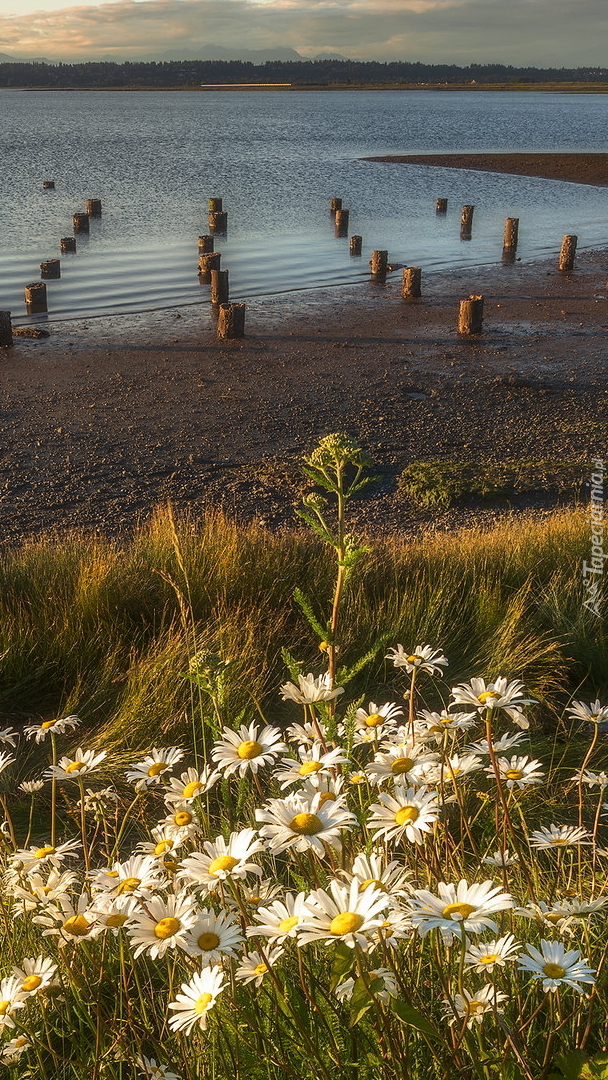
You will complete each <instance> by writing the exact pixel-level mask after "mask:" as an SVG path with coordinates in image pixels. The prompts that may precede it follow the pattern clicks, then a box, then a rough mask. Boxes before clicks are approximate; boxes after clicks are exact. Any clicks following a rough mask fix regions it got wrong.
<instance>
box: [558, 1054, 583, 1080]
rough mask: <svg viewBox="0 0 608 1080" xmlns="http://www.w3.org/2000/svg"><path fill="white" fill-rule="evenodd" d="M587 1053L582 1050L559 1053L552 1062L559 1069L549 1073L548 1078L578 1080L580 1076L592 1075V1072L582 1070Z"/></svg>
mask: <svg viewBox="0 0 608 1080" xmlns="http://www.w3.org/2000/svg"><path fill="white" fill-rule="evenodd" d="M587 1060H588V1059H587V1055H586V1054H585V1053H584V1052H583V1051H582V1050H569V1051H568V1053H566V1054H559V1055H558V1056H557V1057H556V1058H555V1059H554V1061H553V1064H554V1065H556V1066H557V1068H558V1069H559V1070H560V1071H559V1073H551V1076H550V1080H564V1077H566V1080H579V1078H580V1077H582V1076H593V1073H589V1072H583V1069H584V1068H585V1065H586V1064H587Z"/></svg>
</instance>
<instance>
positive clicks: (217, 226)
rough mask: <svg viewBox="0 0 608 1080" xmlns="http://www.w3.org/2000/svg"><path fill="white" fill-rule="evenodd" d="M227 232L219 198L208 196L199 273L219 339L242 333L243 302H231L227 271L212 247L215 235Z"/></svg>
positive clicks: (243, 318)
mask: <svg viewBox="0 0 608 1080" xmlns="http://www.w3.org/2000/svg"><path fill="white" fill-rule="evenodd" d="M227 231H228V214H227V213H226V211H225V210H224V207H223V202H222V200H221V199H217V198H215V199H209V232H208V233H207V234H205V235H204V236H199V238H198V251H199V255H198V276H199V280H200V281H201V282H202V283H203V284H208V285H209V286H210V294H211V305H212V311H213V312H214V313H215V314H216V315H217V336H218V338H242V337H244V336H245V305H244V304H231V303H230V300H229V295H230V289H229V284H228V271H227V270H222V269H221V267H220V263H221V258H222V256H221V253H220V252H219V251H216V250H215V237H216V236H217V235H219V236H225V235H226V232H227Z"/></svg>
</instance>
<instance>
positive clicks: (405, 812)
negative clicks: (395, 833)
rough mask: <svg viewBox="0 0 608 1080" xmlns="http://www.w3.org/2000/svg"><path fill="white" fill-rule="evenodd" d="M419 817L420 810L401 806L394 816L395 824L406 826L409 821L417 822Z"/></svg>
mask: <svg viewBox="0 0 608 1080" xmlns="http://www.w3.org/2000/svg"><path fill="white" fill-rule="evenodd" d="M419 817H420V810H419V809H418V807H417V806H402V807H401V809H400V810H397V813H396V814H395V824H396V825H407V823H408V822H410V821H417V820H418V818H419Z"/></svg>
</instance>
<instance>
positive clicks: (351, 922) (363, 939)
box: [298, 880, 387, 951]
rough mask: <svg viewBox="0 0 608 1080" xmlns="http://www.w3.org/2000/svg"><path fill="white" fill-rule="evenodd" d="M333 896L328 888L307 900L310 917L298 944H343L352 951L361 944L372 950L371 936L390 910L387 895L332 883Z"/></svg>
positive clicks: (363, 947)
mask: <svg viewBox="0 0 608 1080" xmlns="http://www.w3.org/2000/svg"><path fill="white" fill-rule="evenodd" d="M329 888H330V891H331V896H330V894H329V893H327V892H326V891H325V889H314V890H313V892H311V894H310V896H309V897H308V899H307V901H306V909H307V911H308V915H307V917H306V919H305V921H304V922H303V925H302V930H301V932H300V933H299V934H298V945H305V944H307V942H309V941H325V943H326V944H329V943H330V942H332V941H341V942H343V944H344V945H347V946H348V947H349V948H350V949H354V947H355V945H359V946H360V948H361V949H363V950H364V951H365V950H367V949H368V948H369V945H370V941H369V938H368V936H367V935H368V934H370V932H371V931H372V930H375V929H376V927H378V926H379V925H380V924H381V922H382V918H383V916H382V915H381V912H382V911H383V910H384V909H385V908H386V907H387V897H386V895H385V893H382V892H380V891H379V890H378V889H375V888H373V886H370V888H369V889H364V891H363V892H360V891H359V882H358V881H356V880H353V881H351V883H350V885H341V884H340V883H339V882H338V881H330V883H329Z"/></svg>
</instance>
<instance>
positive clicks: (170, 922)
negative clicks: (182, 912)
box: [154, 915, 182, 941]
mask: <svg viewBox="0 0 608 1080" xmlns="http://www.w3.org/2000/svg"><path fill="white" fill-rule="evenodd" d="M181 925H182V924H181V923H180V921H179V919H175V918H173V916H172V915H167V917H166V918H164V919H161V920H160V921H159V922H157V924H156V926H155V927H154V936H155V937H157V938H159V939H160V940H161V941H166V940H167V938H170V937H173V935H174V934H177V931H178V930H179V929H180V928H181Z"/></svg>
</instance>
